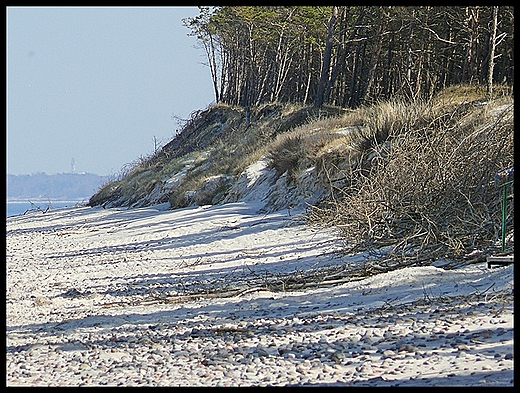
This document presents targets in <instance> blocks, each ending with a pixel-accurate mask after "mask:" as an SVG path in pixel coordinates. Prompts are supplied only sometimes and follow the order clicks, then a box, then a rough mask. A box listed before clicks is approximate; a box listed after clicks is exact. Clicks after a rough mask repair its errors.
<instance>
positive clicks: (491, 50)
mask: <svg viewBox="0 0 520 393" xmlns="http://www.w3.org/2000/svg"><path fill="white" fill-rule="evenodd" d="M497 19H498V6H493V14H492V17H491V34H490V37H489V62H488V74H487V85H486V88H487V95H488V97H489V98H491V97H492V95H493V69H494V67H495V46H496V38H497Z"/></svg>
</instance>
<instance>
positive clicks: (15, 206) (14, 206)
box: [6, 200, 86, 217]
mask: <svg viewBox="0 0 520 393" xmlns="http://www.w3.org/2000/svg"><path fill="white" fill-rule="evenodd" d="M85 202H86V201H85V200H81V201H50V202H49V201H44V202H43V201H42V202H32V203H31V202H27V201H16V202H13V201H11V202H7V203H6V217H11V216H17V215H19V214H24V213H25V212H26V211H27V210H31V209H35V210H36V209H38V208H40V209H41V210H45V209H47V207H49V206H50V208H51V209H57V208H59V207H66V206H76V205H77V204H80V203H85Z"/></svg>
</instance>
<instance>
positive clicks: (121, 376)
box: [6, 203, 514, 386]
mask: <svg viewBox="0 0 520 393" xmlns="http://www.w3.org/2000/svg"><path fill="white" fill-rule="evenodd" d="M257 208H258V206H255V205H254V204H250V203H232V204H227V205H222V206H213V207H200V208H187V209H181V210H176V211H169V210H165V209H166V207H165V206H164V205H162V206H158V207H155V208H144V209H135V210H119V209H107V210H104V209H101V208H87V207H82V208H66V209H57V210H54V211H50V212H47V213H46V214H42V213H35V214H31V215H26V216H17V217H10V218H8V219H7V220H6V229H7V233H6V242H7V245H6V254H7V285H6V308H7V309H6V318H7V320H6V330H7V351H6V352H7V354H6V383H7V385H8V386H49V385H51V386H78V385H84V386H100V385H114V386H115V385H122V386H134V385H147V386H156V385H157V386H256V385H260V386H270V385H273V386H291V385H313V386H350V385H373V386H513V384H514V379H513V300H514V296H513V275H514V274H513V265H510V266H508V267H500V268H493V269H488V268H487V266H486V264H485V263H482V264H475V265H471V266H467V267H464V268H460V269H456V270H443V269H441V268H436V267H433V266H430V267H418V268H405V269H401V270H397V271H393V272H389V273H384V274H379V275H376V276H372V277H369V278H366V279H363V280H360V281H351V282H345V283H340V284H337V285H329V286H320V287H315V288H308V289H302V290H299V291H287V292H282V291H277V292H271V291H266V290H261V288H262V286H265V283H266V280H271V281H270V282H274V278H276V277H279V281H280V282H281V281H283V280H284V279H285V280H287V278H288V277H289V275H288V274H291V273H292V275H293V277H296V276H298V275H301V274H304V272H308V271H316V272H324V271H325V270H327V269H329V268H330V269H331V268H332V267H334V266H341V265H348V266H355V265H356V264H357V265H359V264H362V263H363V258H362V257H363V256H362V255H354V256H343V257H341V256H340V255H338V254H337V253H335V251H337V250H339V249H340V247H341V242H340V241H339V240H338V239H337V238H336V237H335V236H334V234H333V233H332V232H328V231H318V230H316V229H315V228H310V227H308V226H305V225H302V224H299V223H298V221H295V220H294V216H288V215H287V214H286V212H280V213H273V214H268V215H258V214H256V213H255V211H257ZM217 289H218V290H219V291H220V292H218V294H219V296H215V290H217ZM234 289H237V291H235V292H233V290H234ZM195 291H199V293H200V291H206V293H207V295H202V296H192V297H190V296H186V295H188V294H190V293H194V292H195ZM226 291H227V292H226ZM239 291H240V292H239ZM226 293H227V297H223V295H224V294H226Z"/></svg>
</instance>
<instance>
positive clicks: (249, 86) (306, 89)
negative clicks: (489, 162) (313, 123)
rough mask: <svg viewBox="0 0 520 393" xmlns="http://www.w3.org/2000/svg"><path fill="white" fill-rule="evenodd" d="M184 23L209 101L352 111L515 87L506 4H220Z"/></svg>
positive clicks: (510, 11)
mask: <svg viewBox="0 0 520 393" xmlns="http://www.w3.org/2000/svg"><path fill="white" fill-rule="evenodd" d="M199 10H200V12H199V15H197V16H195V17H192V18H186V19H184V24H185V26H186V27H188V28H189V29H190V33H189V34H190V35H194V36H196V37H197V39H198V41H199V43H200V44H201V45H202V47H203V48H204V50H205V52H206V55H207V60H208V63H207V65H208V66H209V69H210V72H211V77H212V81H213V88H214V93H215V101H216V102H221V103H226V104H230V105H240V106H244V107H251V106H256V105H259V104H261V103H265V102H274V101H278V102H298V103H304V104H307V105H309V104H313V105H316V106H322V105H324V104H327V105H335V106H341V107H350V108H354V107H357V106H359V105H361V104H364V103H368V102H373V101H375V100H378V99H381V98H389V97H392V96H395V95H403V96H406V97H409V98H412V99H414V98H419V97H429V96H432V95H433V94H434V93H435V92H437V91H439V90H441V89H443V88H445V87H447V86H450V85H454V84H461V83H467V84H482V85H486V86H487V87H488V92H489V93H490V94H491V92H492V86H493V83H501V84H502V83H503V84H507V85H510V86H513V82H514V8H513V6H500V7H499V6H413V7H412V6H320V7H317V6H218V7H199Z"/></svg>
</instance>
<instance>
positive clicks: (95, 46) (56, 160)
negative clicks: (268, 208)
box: [6, 7, 214, 175]
mask: <svg viewBox="0 0 520 393" xmlns="http://www.w3.org/2000/svg"><path fill="white" fill-rule="evenodd" d="M197 14H198V9H197V7H7V37H6V38H7V97H6V99H7V138H6V139H7V144H6V146H7V162H6V165H7V168H6V169H7V173H11V174H15V175H19V174H30V173H36V172H45V173H47V174H54V173H63V172H70V171H71V170H72V165H71V163H72V160H73V159H74V162H75V171H76V172H90V173H96V174H99V175H114V174H118V173H119V172H120V171H121V168H122V167H124V166H125V165H127V164H130V163H132V162H134V161H135V160H137V159H139V158H140V157H142V156H147V155H149V154H151V153H152V152H153V150H154V141H156V142H157V143H159V144H160V145H163V144H165V143H167V142H168V141H169V140H171V139H172V138H173V136H174V135H175V133H176V131H177V129H178V128H179V123H178V122H177V121H176V120H175V119H173V118H172V116H178V117H180V118H187V117H188V116H189V114H190V113H191V112H193V111H194V110H197V109H203V108H206V107H207V106H208V105H210V104H211V103H212V102H213V100H214V95H213V88H212V85H211V76H210V72H209V69H208V67H207V66H206V65H205V63H206V57H205V53H204V50H203V49H202V48H198V44H197V41H196V39H195V38H194V37H190V36H188V33H189V30H188V29H187V28H186V27H184V26H183V24H182V18H185V17H190V16H195V15H197Z"/></svg>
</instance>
